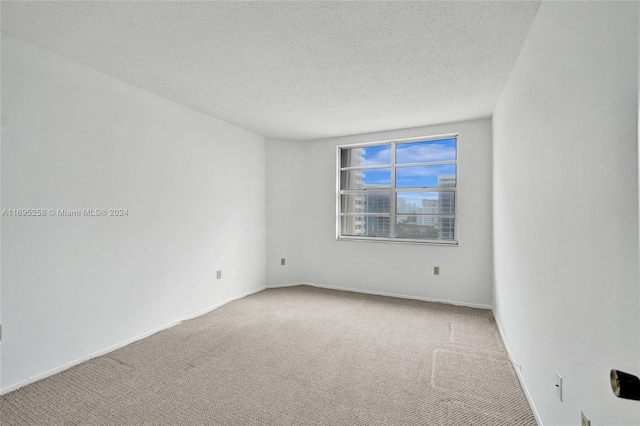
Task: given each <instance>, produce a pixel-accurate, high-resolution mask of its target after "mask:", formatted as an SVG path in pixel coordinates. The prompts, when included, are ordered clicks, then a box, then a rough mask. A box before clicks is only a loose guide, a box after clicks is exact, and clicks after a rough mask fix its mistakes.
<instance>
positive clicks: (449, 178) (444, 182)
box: [438, 175, 456, 240]
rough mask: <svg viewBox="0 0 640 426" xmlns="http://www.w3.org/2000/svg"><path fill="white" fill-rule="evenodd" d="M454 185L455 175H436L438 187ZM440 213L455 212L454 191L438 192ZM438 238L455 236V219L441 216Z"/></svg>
mask: <svg viewBox="0 0 640 426" xmlns="http://www.w3.org/2000/svg"><path fill="white" fill-rule="evenodd" d="M443 186H444V187H447V186H449V187H454V186H456V175H438V187H443ZM438 201H439V209H440V212H439V213H440V214H454V213H455V193H454V192H453V191H451V192H448V191H447V192H440V193H439V194H438ZM438 238H439V239H441V240H453V239H454V238H455V219H454V218H448V217H443V218H441V219H440V228H439V230H438Z"/></svg>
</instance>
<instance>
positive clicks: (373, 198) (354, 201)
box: [341, 192, 391, 213]
mask: <svg viewBox="0 0 640 426" xmlns="http://www.w3.org/2000/svg"><path fill="white" fill-rule="evenodd" d="M341 197H342V200H341V207H342V213H390V212H391V206H390V202H389V199H390V196H389V193H388V192H386V193H380V192H378V193H362V194H345V195H342V196H341Z"/></svg>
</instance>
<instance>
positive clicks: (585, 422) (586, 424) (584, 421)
mask: <svg viewBox="0 0 640 426" xmlns="http://www.w3.org/2000/svg"><path fill="white" fill-rule="evenodd" d="M580 417H581V419H582V423H580V424H581V425H582V426H591V420H589V419H588V418H587V416H585V415H584V413H583V412H582V411H580Z"/></svg>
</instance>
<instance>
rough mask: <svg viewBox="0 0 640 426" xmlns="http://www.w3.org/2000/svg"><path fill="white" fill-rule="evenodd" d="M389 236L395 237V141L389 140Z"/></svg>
mask: <svg viewBox="0 0 640 426" xmlns="http://www.w3.org/2000/svg"><path fill="white" fill-rule="evenodd" d="M389 213H390V218H389V237H390V238H395V237H396V143H395V142H391V189H390V194H389Z"/></svg>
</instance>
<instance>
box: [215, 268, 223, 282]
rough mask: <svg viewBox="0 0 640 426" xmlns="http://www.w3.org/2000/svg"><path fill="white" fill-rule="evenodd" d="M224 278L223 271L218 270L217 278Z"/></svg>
mask: <svg viewBox="0 0 640 426" xmlns="http://www.w3.org/2000/svg"><path fill="white" fill-rule="evenodd" d="M221 278H222V271H221V270H219V271H218V272H216V279H217V280H219V279H221Z"/></svg>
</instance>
